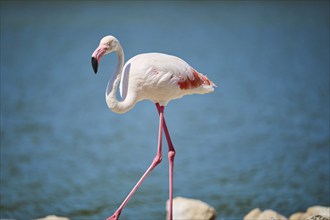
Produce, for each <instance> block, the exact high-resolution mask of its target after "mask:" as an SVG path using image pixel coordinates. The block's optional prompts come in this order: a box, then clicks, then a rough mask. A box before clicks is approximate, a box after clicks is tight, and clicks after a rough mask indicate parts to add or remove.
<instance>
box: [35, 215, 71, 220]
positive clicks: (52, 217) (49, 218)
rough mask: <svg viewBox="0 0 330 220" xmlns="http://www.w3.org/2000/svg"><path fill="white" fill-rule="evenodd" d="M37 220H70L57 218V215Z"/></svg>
mask: <svg viewBox="0 0 330 220" xmlns="http://www.w3.org/2000/svg"><path fill="white" fill-rule="evenodd" d="M36 220H70V219H69V218H67V217H60V216H56V215H48V216H46V217H44V218H38V219H36Z"/></svg>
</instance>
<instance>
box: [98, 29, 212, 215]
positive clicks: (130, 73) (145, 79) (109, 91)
mask: <svg viewBox="0 0 330 220" xmlns="http://www.w3.org/2000/svg"><path fill="white" fill-rule="evenodd" d="M113 51H115V52H116V54H117V59H118V63H117V67H116V70H115V73H114V74H113V75H112V77H111V79H110V80H109V82H108V85H107V88H106V94H105V95H106V102H107V105H108V107H109V108H110V110H111V111H113V112H115V113H118V114H122V113H125V112H127V111H129V110H130V109H132V108H133V107H134V105H135V104H136V103H137V102H139V101H141V100H151V101H152V102H154V103H155V105H156V108H157V111H158V114H159V130H158V147H157V153H156V156H155V157H154V159H153V160H152V162H151V165H150V166H149V168H148V169H147V170H146V171H145V173H144V174H143V175H142V177H141V178H140V180H139V181H138V182H137V183H136V185H135V186H134V187H133V189H132V190H131V192H130V193H129V194H128V195H127V197H126V198H125V200H124V201H123V202H122V204H121V205H120V206H119V208H118V209H117V210H116V211H115V212H114V214H113V215H112V216H110V217H109V218H108V219H107V220H117V219H118V218H119V216H120V214H121V212H122V210H123V209H124V207H125V206H126V204H127V203H128V201H129V200H130V199H131V197H132V196H133V194H134V193H135V191H136V190H137V189H138V187H139V186H140V185H141V183H142V182H143V181H144V180H145V178H146V177H147V176H148V175H149V174H150V172H151V171H152V170H153V169H154V168H155V167H156V166H157V165H158V164H159V163H160V162H161V161H162V133H163V131H164V134H165V137H166V140H167V144H168V160H169V219H170V220H172V218H173V217H172V216H173V211H172V210H173V169H174V156H175V149H174V146H173V143H172V140H171V137H170V134H169V132H168V129H167V125H166V121H165V118H164V109H165V106H166V105H167V104H168V103H169V101H171V100H173V99H178V98H181V97H182V96H184V95H190V94H205V93H210V92H213V91H214V87H216V85H215V84H214V83H213V82H212V81H211V80H209V79H208V78H207V77H206V76H204V75H203V74H201V73H199V72H197V71H196V70H195V69H193V68H192V67H191V66H190V65H189V64H188V63H186V62H185V61H183V60H182V59H180V58H178V57H176V56H172V55H167V54H163V53H143V54H139V55H136V56H134V57H133V58H131V59H130V60H128V61H127V62H126V64H124V51H123V49H122V47H121V45H120V43H119V41H118V40H117V39H116V38H115V37H114V36H111V35H109V36H105V37H104V38H102V39H101V41H100V44H99V46H98V47H97V48H96V49H95V51H94V52H93V54H92V67H93V70H94V72H95V74H96V73H97V69H98V66H99V63H100V60H101V58H102V57H103V56H104V55H106V54H109V53H111V52H113ZM119 82H120V87H119V90H120V95H121V100H117V98H116V93H117V88H118V84H119Z"/></svg>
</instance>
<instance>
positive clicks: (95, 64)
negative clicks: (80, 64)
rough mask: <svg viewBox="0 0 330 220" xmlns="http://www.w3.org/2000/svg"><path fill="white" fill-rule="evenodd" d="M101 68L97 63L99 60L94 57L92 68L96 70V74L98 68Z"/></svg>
mask: <svg viewBox="0 0 330 220" xmlns="http://www.w3.org/2000/svg"><path fill="white" fill-rule="evenodd" d="M98 66H99V63H98V62H97V59H96V58H95V57H92V67H93V70H94V73H95V74H96V73H97V67H98Z"/></svg>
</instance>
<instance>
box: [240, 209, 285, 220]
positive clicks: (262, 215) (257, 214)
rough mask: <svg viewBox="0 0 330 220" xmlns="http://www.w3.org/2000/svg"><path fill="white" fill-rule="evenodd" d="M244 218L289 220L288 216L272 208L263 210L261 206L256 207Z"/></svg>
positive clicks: (248, 219) (245, 219)
mask: <svg viewBox="0 0 330 220" xmlns="http://www.w3.org/2000/svg"><path fill="white" fill-rule="evenodd" d="M244 220H287V218H286V217H285V216H283V215H281V214H279V213H277V212H275V211H273V210H271V209H267V210H265V211H263V212H261V210H260V209H259V208H256V209H253V210H251V211H250V212H249V213H248V214H247V215H245V216H244Z"/></svg>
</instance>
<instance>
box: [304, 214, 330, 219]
mask: <svg viewBox="0 0 330 220" xmlns="http://www.w3.org/2000/svg"><path fill="white" fill-rule="evenodd" d="M306 220H329V218H326V217H324V216H322V215H314V216H311V217H309V218H306Z"/></svg>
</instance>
